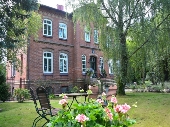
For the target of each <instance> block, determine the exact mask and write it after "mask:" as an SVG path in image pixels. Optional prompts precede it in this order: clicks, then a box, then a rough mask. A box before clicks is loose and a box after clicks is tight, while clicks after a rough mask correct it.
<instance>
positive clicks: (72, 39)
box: [15, 6, 113, 93]
mask: <svg viewBox="0 0 170 127" xmlns="http://www.w3.org/2000/svg"><path fill="white" fill-rule="evenodd" d="M39 13H40V14H41V15H42V20H43V19H44V18H46V19H50V20H51V21H52V37H46V36H43V27H42V28H41V29H40V30H39V32H38V39H37V41H35V40H34V39H33V38H31V39H30V40H29V43H30V45H29V47H28V50H27V54H26V55H24V62H23V63H24V69H25V70H24V75H22V77H21V76H18V78H15V80H16V81H19V78H23V79H25V80H26V81H27V84H26V85H27V87H29V86H34V87H37V86H38V85H43V83H44V85H45V86H52V87H53V88H54V92H55V93H59V92H61V88H62V86H70V87H74V86H75V85H76V86H78V87H79V88H80V87H81V88H84V81H85V78H86V77H85V75H84V74H82V61H81V59H82V55H86V66H87V68H90V63H89V59H90V57H91V56H94V57H95V58H96V66H97V74H99V58H100V57H104V56H103V53H102V51H101V50H100V49H99V45H98V44H95V43H94V40H93V36H94V35H93V32H92V34H91V39H90V40H91V41H90V42H85V40H84V30H83V29H82V27H80V25H79V23H77V25H76V27H75V28H76V31H75V32H74V25H73V22H72V18H71V16H67V17H66V13H65V12H63V11H61V10H58V9H54V8H51V7H47V6H40V9H39ZM42 22H43V21H42ZM59 23H65V24H67V40H60V39H59V35H58V33H59V32H58V31H59ZM92 27H93V26H92ZM92 50H93V51H94V52H92ZM43 51H50V52H52V53H53V73H52V74H44V73H43ZM60 52H64V53H66V54H68V65H69V66H68V75H61V74H60V71H59V54H60ZM104 67H105V70H106V72H107V73H108V72H109V70H108V64H107V62H105V63H104ZM17 75H18V74H17ZM16 77H17V76H16ZM107 78H113V77H112V75H111V76H110V75H108V77H107Z"/></svg>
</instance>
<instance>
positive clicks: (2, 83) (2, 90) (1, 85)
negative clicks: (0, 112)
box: [0, 64, 10, 102]
mask: <svg viewBox="0 0 170 127" xmlns="http://www.w3.org/2000/svg"><path fill="white" fill-rule="evenodd" d="M5 72H6V71H5V65H4V64H0V100H1V101H3V102H5V101H6V100H8V99H9V97H10V93H9V85H7V84H6V73H5Z"/></svg>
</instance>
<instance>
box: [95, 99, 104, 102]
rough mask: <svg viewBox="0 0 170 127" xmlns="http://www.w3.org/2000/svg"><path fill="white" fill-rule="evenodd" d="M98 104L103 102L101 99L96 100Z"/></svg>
mask: <svg viewBox="0 0 170 127" xmlns="http://www.w3.org/2000/svg"><path fill="white" fill-rule="evenodd" d="M96 101H97V102H98V103H103V102H104V101H103V100H102V99H97V100H96Z"/></svg>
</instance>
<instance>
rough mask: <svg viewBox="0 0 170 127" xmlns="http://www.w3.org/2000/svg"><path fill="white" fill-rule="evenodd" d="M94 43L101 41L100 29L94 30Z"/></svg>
mask: <svg viewBox="0 0 170 127" xmlns="http://www.w3.org/2000/svg"><path fill="white" fill-rule="evenodd" d="M94 43H99V40H98V30H94Z"/></svg>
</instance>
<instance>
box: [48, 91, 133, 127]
mask: <svg viewBox="0 0 170 127" xmlns="http://www.w3.org/2000/svg"><path fill="white" fill-rule="evenodd" d="M88 93H90V92H88ZM105 95H106V94H105V93H103V94H102V97H101V99H97V100H93V99H90V100H89V101H88V102H85V103H78V104H74V105H73V106H74V108H73V109H72V110H71V111H70V110H69V109H68V107H67V100H66V98H67V97H66V96H65V95H64V94H63V95H62V97H63V98H62V100H60V101H59V104H61V105H62V107H63V109H62V110H60V111H59V112H58V115H57V116H55V117H52V118H51V121H50V123H48V124H47V126H48V127H128V126H130V125H133V124H135V123H136V121H135V120H133V119H130V117H129V115H128V114H127V112H128V110H130V108H131V106H130V105H127V104H126V103H125V104H118V103H117V98H116V97H115V96H113V97H112V98H111V100H110V101H109V102H107V105H105V104H106V103H105V102H106V100H105V98H106V96H105Z"/></svg>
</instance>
